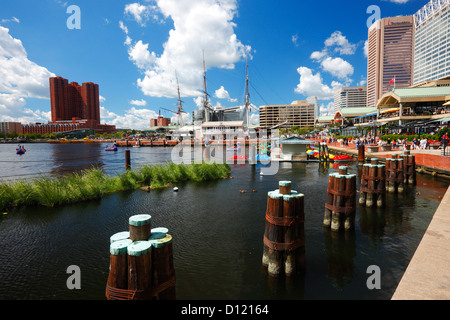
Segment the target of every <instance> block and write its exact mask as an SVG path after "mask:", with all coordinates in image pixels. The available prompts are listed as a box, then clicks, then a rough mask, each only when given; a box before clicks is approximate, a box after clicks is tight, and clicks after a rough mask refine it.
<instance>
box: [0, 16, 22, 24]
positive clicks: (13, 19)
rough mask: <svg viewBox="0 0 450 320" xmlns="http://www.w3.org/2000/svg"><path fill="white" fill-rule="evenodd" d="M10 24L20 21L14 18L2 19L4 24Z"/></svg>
mask: <svg viewBox="0 0 450 320" xmlns="http://www.w3.org/2000/svg"><path fill="white" fill-rule="evenodd" d="M8 22H16V23H20V20H19V19H18V18H16V17H12V18H11V19H2V23H8Z"/></svg>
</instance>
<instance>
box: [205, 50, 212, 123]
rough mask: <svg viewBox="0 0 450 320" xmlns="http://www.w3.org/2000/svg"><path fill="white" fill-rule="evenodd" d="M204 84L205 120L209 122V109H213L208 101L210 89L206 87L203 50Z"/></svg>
mask: <svg viewBox="0 0 450 320" xmlns="http://www.w3.org/2000/svg"><path fill="white" fill-rule="evenodd" d="M203 85H204V87H205V91H204V93H205V97H204V98H203V109H204V111H205V122H209V112H208V110H211V107H210V106H209V101H208V91H207V88H206V64H205V51H203Z"/></svg>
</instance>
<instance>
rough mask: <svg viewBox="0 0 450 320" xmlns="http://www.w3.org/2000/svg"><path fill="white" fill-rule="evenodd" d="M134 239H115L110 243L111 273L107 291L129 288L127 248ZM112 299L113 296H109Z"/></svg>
mask: <svg viewBox="0 0 450 320" xmlns="http://www.w3.org/2000/svg"><path fill="white" fill-rule="evenodd" d="M132 243H133V241H131V240H130V239H123V240H119V241H114V242H113V243H111V245H110V258H109V275H108V282H107V289H108V290H107V292H108V293H109V292H111V291H113V290H114V289H122V290H124V289H128V258H127V257H128V256H127V248H128V246H129V245H130V244H132ZM107 298H108V300H112V296H108V297H107Z"/></svg>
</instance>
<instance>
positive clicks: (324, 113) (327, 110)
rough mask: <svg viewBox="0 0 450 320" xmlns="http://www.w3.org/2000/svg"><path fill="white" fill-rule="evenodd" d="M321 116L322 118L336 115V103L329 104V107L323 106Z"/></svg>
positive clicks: (321, 106)
mask: <svg viewBox="0 0 450 320" xmlns="http://www.w3.org/2000/svg"><path fill="white" fill-rule="evenodd" d="M320 115H322V116H327V115H334V102H329V103H328V104H327V105H325V104H321V105H320Z"/></svg>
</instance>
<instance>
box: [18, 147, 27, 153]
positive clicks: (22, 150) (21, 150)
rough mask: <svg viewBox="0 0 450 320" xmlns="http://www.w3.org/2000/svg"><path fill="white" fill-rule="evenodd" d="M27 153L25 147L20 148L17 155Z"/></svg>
mask: <svg viewBox="0 0 450 320" xmlns="http://www.w3.org/2000/svg"><path fill="white" fill-rule="evenodd" d="M25 152H27V150H25V147H23V146H19V147H18V148H17V149H16V154H25Z"/></svg>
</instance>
